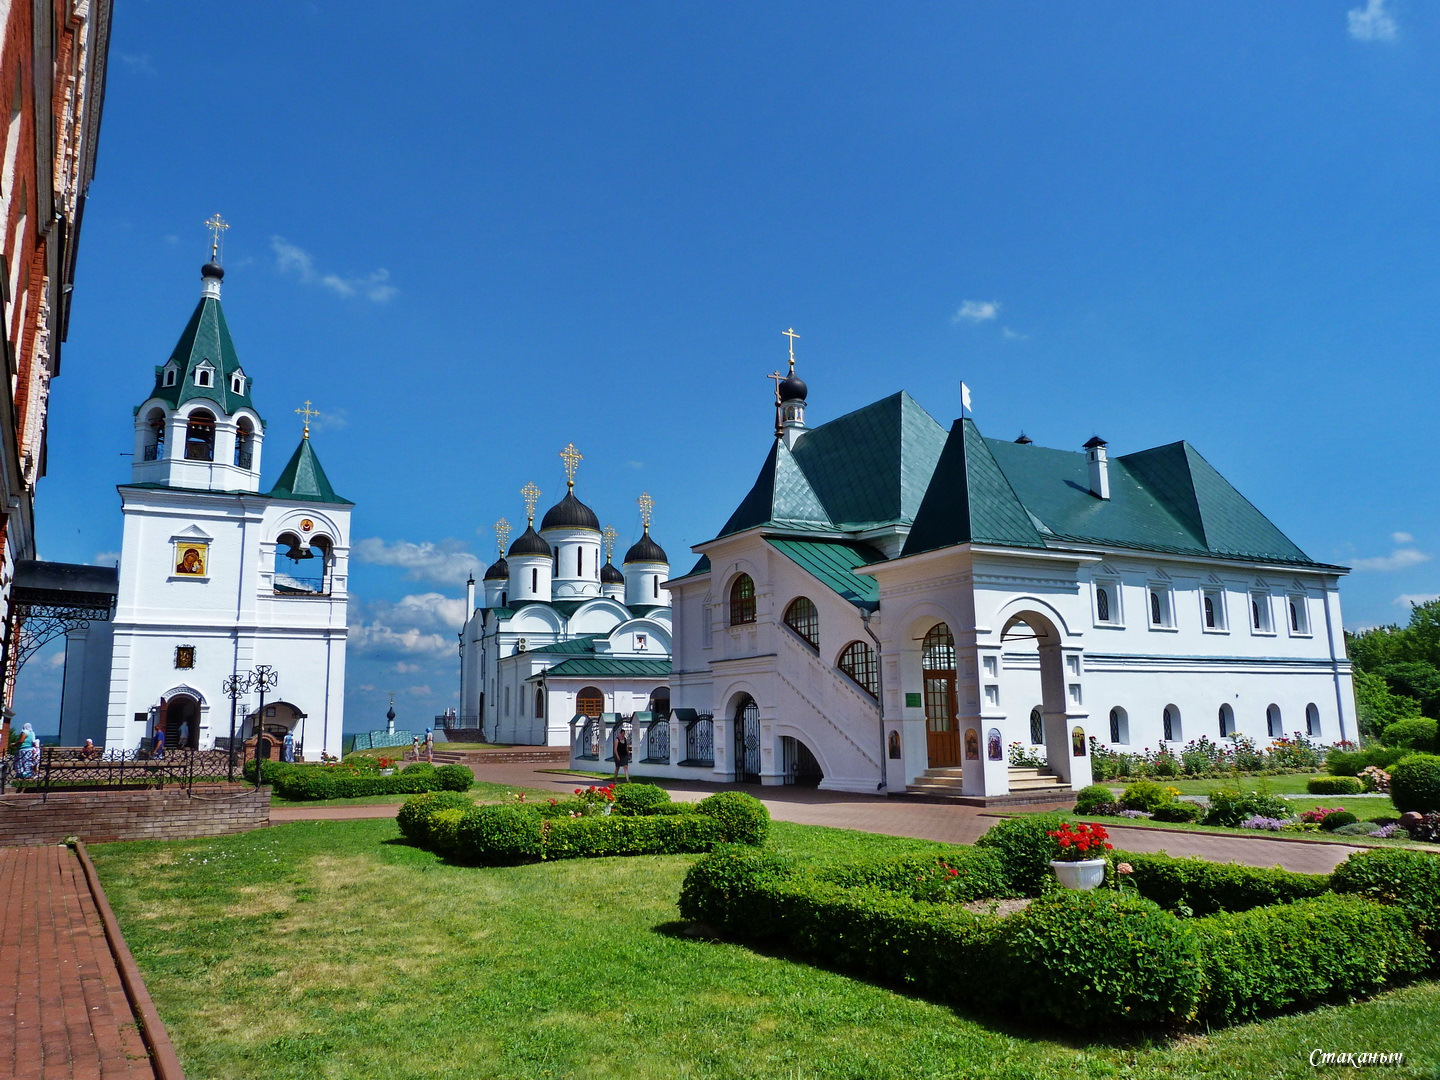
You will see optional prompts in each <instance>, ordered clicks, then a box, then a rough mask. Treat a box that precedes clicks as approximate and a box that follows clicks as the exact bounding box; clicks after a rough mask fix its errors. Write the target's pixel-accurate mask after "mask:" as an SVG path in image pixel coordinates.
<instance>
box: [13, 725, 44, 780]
mask: <svg viewBox="0 0 1440 1080" xmlns="http://www.w3.org/2000/svg"><path fill="white" fill-rule="evenodd" d="M39 764H40V740H39V739H38V738H36V737H35V729H34V728H32V727H31V726H30V725H29V724H26V725H25V726H24V727H22V728H21V729H20V749H19V752H18V753H17V754H16V755H15V775H16V776H18V777H20V778H21V779H22V780H28V779H30V777H32V776H34V775H35V768H36V766H38V765H39Z"/></svg>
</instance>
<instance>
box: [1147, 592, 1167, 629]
mask: <svg viewBox="0 0 1440 1080" xmlns="http://www.w3.org/2000/svg"><path fill="white" fill-rule="evenodd" d="M1150 622H1151V623H1153V624H1154V625H1155V626H1164V625H1165V618H1164V615H1163V613H1162V612H1161V610H1160V594H1159V593H1158V592H1156V591H1155V590H1154V589H1151V590H1150Z"/></svg>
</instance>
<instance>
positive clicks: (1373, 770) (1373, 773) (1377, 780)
mask: <svg viewBox="0 0 1440 1080" xmlns="http://www.w3.org/2000/svg"><path fill="white" fill-rule="evenodd" d="M1356 779H1357V780H1359V781H1360V783H1362V784H1364V785H1365V790H1366V791H1375V792H1379V793H1380V794H1381V795H1389V794H1390V774H1389V773H1388V772H1386V771H1385V770H1384V769H1382V768H1380V766H1379V765H1366V766H1365V768H1363V769H1361V770H1360V774H1359V776H1357V777H1356Z"/></svg>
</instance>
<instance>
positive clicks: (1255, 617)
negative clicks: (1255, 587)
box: [1250, 596, 1265, 630]
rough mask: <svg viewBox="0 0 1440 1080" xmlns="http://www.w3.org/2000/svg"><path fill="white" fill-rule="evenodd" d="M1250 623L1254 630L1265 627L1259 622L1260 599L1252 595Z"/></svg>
mask: <svg viewBox="0 0 1440 1080" xmlns="http://www.w3.org/2000/svg"><path fill="white" fill-rule="evenodd" d="M1250 625H1251V626H1253V627H1254V628H1255V629H1256V630H1263V629H1265V627H1264V626H1263V625H1262V624H1261V622H1260V601H1259V600H1257V599H1255V597H1253V596H1252V597H1251V598H1250Z"/></svg>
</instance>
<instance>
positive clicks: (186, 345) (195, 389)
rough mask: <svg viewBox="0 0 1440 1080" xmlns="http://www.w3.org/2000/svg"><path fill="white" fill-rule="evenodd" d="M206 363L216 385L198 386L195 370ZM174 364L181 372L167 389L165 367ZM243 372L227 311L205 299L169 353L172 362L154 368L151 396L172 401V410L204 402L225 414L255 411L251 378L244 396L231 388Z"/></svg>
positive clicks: (196, 306)
mask: <svg viewBox="0 0 1440 1080" xmlns="http://www.w3.org/2000/svg"><path fill="white" fill-rule="evenodd" d="M207 360H208V361H209V362H210V364H211V366H212V367H214V368H215V379H214V385H213V386H198V385H196V383H195V369H196V368H198V367H199V366H200V365H201V364H202V363H203V362H205V361H207ZM172 363H173V364H175V365H176V366H177V368H178V369H179V370H178V372H177V374H176V376H175V385H174V386H165V385H164V382H165V368H166V367H167V366H169V364H172ZM240 370H241V368H240V358H239V356H238V355H236V352H235V342H234V341H233V340H231V337H230V326H229V324H228V323H226V321H225V309H224V308H222V307H221V306H220V301H219V300H218V299H216V298H215V297H212V296H204V297H201V298H200V303H198V304H196V305H195V311H194V313H193V314H192V315H191V316H190V321H189V322H188V323H186V324H185V329H184V331H183V332H182V333H181V334H180V340H179V341H177V342H176V343H175V348H174V349H172V350H171V352H170V359H169V360H168V361H166V363H165V364H162V365H161V366H160V367H158V368H156V369H155V389H154V391H153V392H152V393H151V394H150V397H151V398H159V399H160V400H161V401H166V402H169V403H170V405H171V407H172V408H178V407H180V406H181V405H184V404H185V403H187V402H189V401H194V400H197V399H203V400H205V401H211V402H214V404H215V406H216V407H217V408H218V409H219V410H220V411H221V412H223V413H225V414H226V415H233V414H234V413H235V411H236V410H237V409H241V408H245V409H250V410H251V411H252V412H253V411H255V405H254V403H253V402H252V401H251V400H250V385H251V382H250V379H249V378H248V377H247V378H246V379H245V392H244V393H240V394H237V393H234V392H233V391H232V390H231V389H230V377H231V376H232V375H234V374H235V373H236V372H237V371H240ZM147 400H148V399H147Z"/></svg>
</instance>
